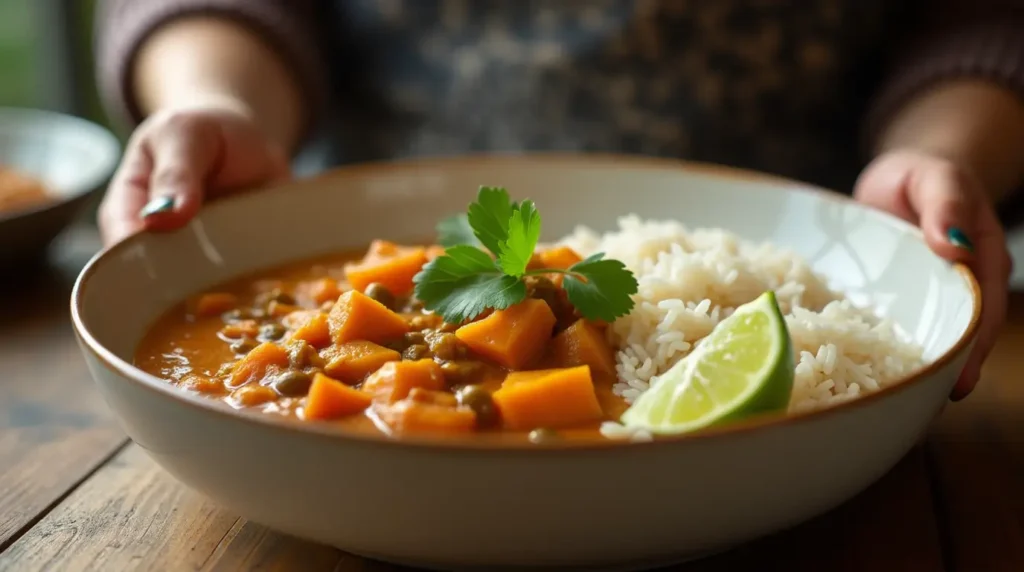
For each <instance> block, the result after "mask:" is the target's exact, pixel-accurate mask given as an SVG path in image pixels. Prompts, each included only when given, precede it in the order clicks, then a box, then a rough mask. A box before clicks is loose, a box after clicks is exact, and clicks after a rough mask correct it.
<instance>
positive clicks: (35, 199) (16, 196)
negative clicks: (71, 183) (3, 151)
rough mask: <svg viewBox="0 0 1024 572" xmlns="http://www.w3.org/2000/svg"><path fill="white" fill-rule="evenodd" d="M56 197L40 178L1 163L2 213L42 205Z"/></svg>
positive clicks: (0, 205)
mask: <svg viewBox="0 0 1024 572" xmlns="http://www.w3.org/2000/svg"><path fill="white" fill-rule="evenodd" d="M55 198H56V197H54V196H53V194H52V193H50V191H48V190H47V189H46V186H45V185H43V182H42V181H40V180H39V179H37V178H35V177H30V176H28V175H25V174H23V173H20V172H18V171H17V170H15V169H12V168H10V167H5V166H3V165H0V214H12V213H17V212H21V211H25V210H29V209H32V208H36V207H40V206H42V205H45V204H46V203H48V202H50V201H52V200H55Z"/></svg>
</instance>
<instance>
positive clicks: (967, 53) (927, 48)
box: [865, 0, 1024, 146]
mask: <svg viewBox="0 0 1024 572" xmlns="http://www.w3.org/2000/svg"><path fill="white" fill-rule="evenodd" d="M916 13H917V14H919V15H920V16H919V18H918V19H917V25H916V27H913V28H911V29H909V30H907V34H906V36H905V37H904V38H903V39H902V40H901V41H899V42H897V44H896V45H897V46H898V47H897V49H896V52H895V53H894V54H893V57H892V58H891V62H892V65H891V67H890V68H889V70H888V73H887V77H886V80H885V82H884V83H883V85H882V87H881V89H880V90H879V92H878V94H877V96H876V97H875V99H874V102H873V105H872V106H871V107H870V109H869V112H868V115H867V117H866V120H865V142H866V143H867V144H868V145H869V146H873V145H874V144H875V143H876V141H877V138H878V137H879V136H881V134H882V131H883V130H884V129H885V126H886V123H887V122H888V121H889V120H891V119H892V117H893V116H894V115H895V114H896V112H897V111H898V110H899V109H900V108H901V107H902V106H903V105H905V104H906V103H907V102H908V101H910V100H912V99H913V98H914V97H915V96H916V95H918V94H919V93H921V92H922V91H924V90H927V89H928V88H931V87H933V86H934V85H935V84H938V83H940V82H943V81H947V80H951V79H963V78H974V79H981V80H986V81H991V82H994V83H996V84H999V85H1001V86H1003V87H1005V88H1006V89H1008V90H1011V91H1013V92H1015V93H1017V94H1018V95H1020V96H1021V97H1022V98H1024V2H1021V1H1020V0H941V1H931V2H922V3H921V5H920V8H919V9H918V10H916Z"/></svg>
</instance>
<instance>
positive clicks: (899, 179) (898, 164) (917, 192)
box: [854, 150, 1013, 400]
mask: <svg viewBox="0 0 1024 572" xmlns="http://www.w3.org/2000/svg"><path fill="white" fill-rule="evenodd" d="M854 196H855V197H856V199H857V200H859V201H861V202H863V203H865V204H868V205H872V206H874V207H877V208H880V209H882V210H885V211H888V212H890V213H892V214H894V215H896V216H899V217H901V218H903V219H905V220H907V221H909V222H911V223H913V224H916V225H918V226H920V228H921V231H922V232H923V233H924V237H925V240H926V241H927V243H928V245H929V246H930V247H931V248H932V250H933V251H935V253H936V254H938V255H939V256H941V257H943V258H945V259H947V260H951V261H957V262H963V263H965V264H967V265H968V267H969V268H970V269H971V270H972V271H973V272H974V274H975V276H976V277H977V278H978V283H979V284H980V286H981V293H982V298H983V303H982V314H981V324H980V328H979V331H978V338H977V342H976V343H975V346H974V349H973V351H972V352H971V355H970V357H969V358H968V360H967V364H966V366H965V367H964V370H963V372H962V373H961V374H960V378H959V379H958V380H957V383H956V386H955V387H954V389H953V394H952V396H951V397H952V399H954V400H959V399H963V398H964V397H966V396H967V395H968V394H969V393H970V392H971V390H972V389H974V386H975V385H976V384H977V383H978V379H979V377H980V376H981V366H982V364H983V363H984V361H985V358H986V357H987V356H988V354H989V352H990V351H991V350H992V347H993V346H994V345H995V341H996V336H997V334H998V331H999V328H1000V327H1001V326H1002V325H1003V322H1004V321H1005V319H1006V304H1007V289H1008V286H1009V278H1010V273H1011V271H1012V267H1013V262H1012V259H1011V258H1010V254H1009V252H1008V251H1007V248H1006V237H1005V235H1004V233H1003V229H1002V227H1001V226H1000V224H999V220H998V218H997V217H996V214H995V211H994V210H993V208H992V205H991V202H990V199H989V198H988V195H987V194H986V193H985V189H984V188H983V185H982V183H981V181H980V180H979V179H978V178H977V177H976V176H974V175H973V174H972V173H971V172H970V171H969V170H968V169H966V168H965V167H963V166H961V165H958V164H957V163H956V162H954V161H951V160H949V159H946V158H943V157H940V156H936V155H933V154H928V153H923V152H919V151H914V150H894V151H891V152H888V153H884V154H882V155H879V156H878V157H877V158H876V159H875V160H874V161H873V162H872V163H871V164H870V165H868V166H867V168H865V169H864V172H863V173H861V176H860V178H859V179H858V180H857V184H856V186H855V190H854Z"/></svg>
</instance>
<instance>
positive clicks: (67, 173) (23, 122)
mask: <svg viewBox="0 0 1024 572" xmlns="http://www.w3.org/2000/svg"><path fill="white" fill-rule="evenodd" d="M119 158H120V143H118V141H117V138H115V137H114V135H113V134H112V133H110V132H109V131H107V130H106V129H104V128H103V127H100V126H99V125H96V124H94V123H91V122H89V121H86V120H84V119H80V118H77V117H72V116H69V115H63V114H60V113H54V112H50V111H42V110H35V109H15V108H0V267H9V266H12V265H13V264H16V263H19V262H23V261H27V260H32V259H38V258H40V257H41V256H42V254H43V253H44V252H45V250H46V247H47V246H48V245H49V244H50V243H51V242H52V241H53V239H54V238H56V237H57V235H59V234H60V232H61V231H63V230H64V228H65V227H67V225H68V224H70V223H71V221H73V220H74V219H75V217H76V216H77V215H78V214H79V213H80V211H81V209H82V208H83V207H84V206H85V203H86V201H87V200H88V198H89V197H90V196H91V195H92V193H93V192H95V191H98V190H100V189H101V188H102V187H103V185H104V184H105V183H106V181H107V179H108V178H109V177H110V175H111V173H113V172H114V168H115V167H116V166H117V162H118V160H119Z"/></svg>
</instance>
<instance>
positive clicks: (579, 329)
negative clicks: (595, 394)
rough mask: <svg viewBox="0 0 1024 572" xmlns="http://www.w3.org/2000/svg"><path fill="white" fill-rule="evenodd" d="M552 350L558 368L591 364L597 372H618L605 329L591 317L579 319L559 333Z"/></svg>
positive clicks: (553, 341) (550, 355)
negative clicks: (591, 319) (594, 322)
mask: <svg viewBox="0 0 1024 572" xmlns="http://www.w3.org/2000/svg"><path fill="white" fill-rule="evenodd" d="M548 351H549V352H550V353H549V360H550V362H551V365H552V366H554V367H559V368H566V367H575V366H580V365H588V366H590V370H591V371H592V372H594V373H600V374H602V375H611V376H614V375H615V352H614V350H612V347H611V346H610V345H608V342H607V341H606V340H605V338H604V333H603V332H602V331H601V328H600V327H598V326H597V325H595V324H592V323H590V322H589V321H587V320H584V319H580V320H577V321H576V322H574V323H573V325H571V326H569V327H568V328H567V329H566V330H565V331H563V332H561V333H560V334H558V335H557V336H555V338H554V339H553V340H551V346H550V349H549V350H548Z"/></svg>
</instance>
